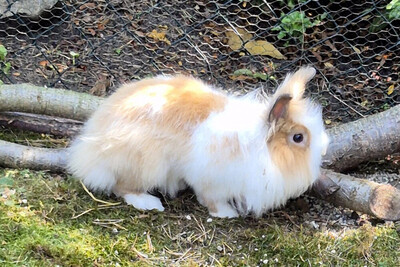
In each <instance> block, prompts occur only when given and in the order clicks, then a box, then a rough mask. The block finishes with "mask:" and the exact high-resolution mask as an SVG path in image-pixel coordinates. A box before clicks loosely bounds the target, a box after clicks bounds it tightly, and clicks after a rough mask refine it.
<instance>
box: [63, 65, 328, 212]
mask: <svg viewBox="0 0 400 267" xmlns="http://www.w3.org/2000/svg"><path fill="white" fill-rule="evenodd" d="M314 73H315V70H314V69H312V68H304V69H302V70H300V71H299V72H297V73H295V74H294V75H289V76H288V77H287V78H286V79H285V81H284V83H283V84H282V85H281V86H280V88H279V89H278V92H279V90H281V93H283V92H286V90H289V89H288V88H289V87H290V86H292V85H293V84H299V86H300V87H301V86H303V88H304V85H305V83H306V82H307V81H308V80H309V79H310V78H311V77H312V76H313V75H314ZM162 79H166V78H162ZM203 89H204V90H207V91H210V90H211V91H212V90H213V89H212V88H210V87H209V86H207V85H204V88H203ZM215 94H220V93H219V92H215ZM275 95H276V94H275ZM275 95H274V96H275ZM274 96H273V97H272V98H271V99H274ZM295 97H297V96H295ZM226 98H227V100H228V101H227V105H226V106H225V108H224V110H223V111H221V112H217V113H212V114H210V116H209V117H208V118H207V119H206V120H205V121H203V122H202V123H200V124H199V125H197V126H196V127H195V128H194V129H193V132H192V135H191V137H190V142H189V143H188V144H182V147H183V148H182V150H180V151H177V147H176V144H177V142H179V141H178V139H179V138H180V137H179V136H168V135H165V133H162V132H159V130H158V129H157V128H155V127H150V126H148V125H144V124H142V123H141V122H140V120H138V121H137V122H136V123H135V122H133V123H130V124H126V123H125V121H124V120H123V118H118V117H115V118H114V121H113V123H112V124H113V125H109V126H108V127H103V128H104V129H103V128H102V129H99V125H100V124H101V120H102V118H103V117H104V116H113V114H110V113H108V107H107V104H104V105H102V106H101V107H100V109H99V110H98V111H97V112H96V113H95V114H94V115H93V116H92V117H91V119H90V120H89V121H88V122H87V124H86V126H85V128H84V130H83V133H82V134H81V135H80V136H79V137H78V138H77V139H76V140H75V141H74V143H73V144H72V146H71V147H70V150H69V151H70V157H69V164H68V166H69V169H70V170H71V172H72V173H73V174H74V175H75V176H77V177H79V178H80V179H81V180H82V181H83V182H84V183H85V184H86V185H87V186H88V187H90V188H91V189H93V190H100V191H106V192H111V190H112V188H113V186H114V185H115V184H116V182H117V180H116V179H117V177H123V178H124V179H129V178H130V177H132V176H138V177H141V179H140V181H135V182H136V183H138V184H139V185H140V188H142V190H143V192H142V193H140V194H136V195H135V194H127V195H125V196H124V198H125V200H126V201H127V202H128V203H130V204H132V205H134V206H136V207H137V208H139V209H153V208H154V209H158V210H163V207H162V205H161V203H159V202H158V201H155V200H154V199H153V198H154V197H152V196H150V195H148V194H147V191H148V190H151V189H153V188H157V189H159V190H161V191H162V192H164V193H167V194H169V195H171V196H174V195H175V194H176V193H177V191H179V190H180V189H182V188H184V187H185V186H186V184H187V185H189V186H191V187H192V188H193V189H194V191H195V193H196V195H197V196H198V199H199V201H200V203H205V202H209V201H211V202H213V203H214V204H215V207H216V209H217V212H216V213H212V215H214V216H218V217H236V216H237V215H238V212H239V213H243V214H247V213H250V212H253V213H254V214H256V215H257V216H259V215H261V214H262V213H263V212H265V211H266V210H269V209H272V208H276V207H278V206H280V205H282V204H284V203H285V202H286V201H287V199H289V198H291V197H296V196H298V195H300V194H301V193H303V192H304V191H305V190H306V189H307V188H308V187H309V186H310V185H311V184H312V182H313V181H314V180H315V179H316V178H317V177H318V174H319V169H320V163H321V154H322V152H323V151H324V150H326V147H327V145H328V142H329V141H328V138H327V135H326V133H325V131H324V126H323V123H322V118H321V117H322V115H321V110H320V108H319V107H318V106H316V105H314V104H312V103H311V102H310V103H308V107H309V108H308V109H307V110H306V111H305V114H297V115H296V116H294V117H293V119H294V121H295V122H297V123H299V124H302V125H304V126H306V127H307V128H308V129H309V130H310V132H311V133H312V139H313V140H312V142H311V152H312V153H311V155H310V159H309V162H310V163H309V164H310V168H311V173H312V177H311V180H310V179H309V177H295V178H293V179H288V177H283V176H282V174H281V172H280V170H279V169H278V167H277V166H276V165H275V164H274V163H273V161H272V159H271V155H270V154H269V151H268V148H267V143H266V138H267V135H268V128H267V127H268V126H267V125H266V123H265V122H266V114H267V112H268V109H269V108H270V106H269V105H265V103H261V102H260V101H257V100H255V99H251V98H246V97H243V98H238V97H232V96H226ZM144 101H145V100H144ZM271 101H272V100H271ZM269 102H270V101H269ZM163 103H165V101H163V99H160V101H158V102H157V104H156V105H153V106H152V107H154V108H153V109H152V110H149V112H151V113H152V114H154V115H155V116H157V114H159V113H162V112H163ZM164 135H165V136H164ZM154 136H157V137H158V138H162V139H163V140H170V145H167V146H164V147H159V146H158V144H157V143H154V144H153V145H152V149H153V150H152V151H151V152H150V151H141V150H142V149H143V146H144V145H143V144H149V142H152V141H153V140H152V139H153V137H154ZM232 137H237V139H238V140H239V144H240V153H239V155H238V156H236V157H234V158H233V159H230V158H229V153H230V148H229V147H226V146H221V147H220V149H219V150H218V152H217V153H215V152H214V153H212V152H210V146H212V145H213V144H221V142H222V140H224V138H232ZM167 143H168V142H167ZM163 144H164V145H165V142H164V143H163ZM185 149H187V150H185ZM184 151H188V152H187V154H185V153H184ZM136 153H142V154H143V155H144V156H143V160H142V161H141V162H135V159H136V158H135V154H136ZM288 181H290V182H288ZM148 199H151V203H149V204H148V205H147V204H144V202H146V201H147V200H148ZM232 199H234V200H236V201H239V202H241V203H242V204H244V205H243V207H245V208H243V209H245V210H243V209H242V210H241V209H238V210H235V209H234V208H233V207H232V206H230V205H229V204H228V202H229V201H231V200H232ZM143 201H144V202H143ZM135 203H136V204H135ZM137 203H140V204H137ZM160 205H161V206H160Z"/></svg>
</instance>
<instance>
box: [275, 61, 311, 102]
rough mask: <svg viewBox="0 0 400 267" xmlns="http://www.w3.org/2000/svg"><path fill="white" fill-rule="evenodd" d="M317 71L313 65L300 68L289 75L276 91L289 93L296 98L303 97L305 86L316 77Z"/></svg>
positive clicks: (277, 92)
mask: <svg viewBox="0 0 400 267" xmlns="http://www.w3.org/2000/svg"><path fill="white" fill-rule="evenodd" d="M315 72H316V71H315V69H314V68H313V67H310V66H307V67H303V68H300V69H299V70H298V71H296V72H295V73H293V74H289V75H287V76H286V78H285V80H284V81H283V83H282V84H281V85H280V86H279V88H278V90H277V91H276V94H289V95H291V96H292V97H293V98H294V99H300V98H302V97H303V94H304V90H305V86H306V84H307V82H308V81H310V80H311V79H312V78H313V77H314V75H315Z"/></svg>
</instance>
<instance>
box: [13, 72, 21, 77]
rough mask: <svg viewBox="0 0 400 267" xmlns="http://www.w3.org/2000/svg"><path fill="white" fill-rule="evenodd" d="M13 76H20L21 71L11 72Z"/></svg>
mask: <svg viewBox="0 0 400 267" xmlns="http://www.w3.org/2000/svg"><path fill="white" fill-rule="evenodd" d="M13 76H15V77H18V76H21V73H19V72H13Z"/></svg>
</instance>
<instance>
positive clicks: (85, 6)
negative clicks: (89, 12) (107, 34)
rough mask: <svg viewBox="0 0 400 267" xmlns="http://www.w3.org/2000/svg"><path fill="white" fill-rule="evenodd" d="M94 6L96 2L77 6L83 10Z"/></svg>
mask: <svg viewBox="0 0 400 267" xmlns="http://www.w3.org/2000/svg"><path fill="white" fill-rule="evenodd" d="M95 7H96V3H86V4H83V5H81V6H80V7H79V10H84V9H86V8H90V9H94V8H95Z"/></svg>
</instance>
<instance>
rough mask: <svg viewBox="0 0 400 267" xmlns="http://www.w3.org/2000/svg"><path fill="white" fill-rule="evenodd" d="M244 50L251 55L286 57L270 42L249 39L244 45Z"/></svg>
mask: <svg viewBox="0 0 400 267" xmlns="http://www.w3.org/2000/svg"><path fill="white" fill-rule="evenodd" d="M244 47H245V48H246V50H247V51H248V52H249V53H250V54H252V55H260V56H270V57H273V58H276V59H285V58H286V57H285V56H283V55H282V54H281V52H279V51H278V49H276V48H275V46H273V45H272V44H271V43H269V42H267V41H262V40H257V41H250V42H248V43H247V44H245V45H244Z"/></svg>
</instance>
